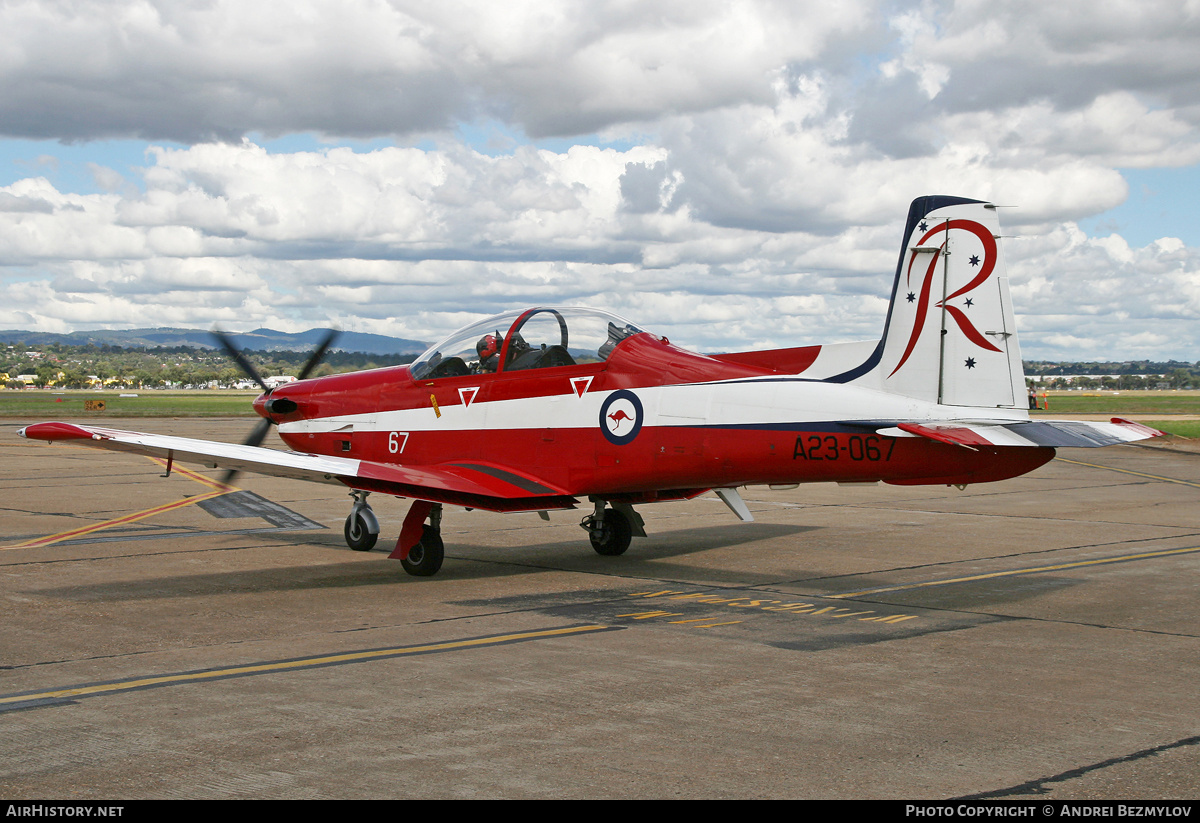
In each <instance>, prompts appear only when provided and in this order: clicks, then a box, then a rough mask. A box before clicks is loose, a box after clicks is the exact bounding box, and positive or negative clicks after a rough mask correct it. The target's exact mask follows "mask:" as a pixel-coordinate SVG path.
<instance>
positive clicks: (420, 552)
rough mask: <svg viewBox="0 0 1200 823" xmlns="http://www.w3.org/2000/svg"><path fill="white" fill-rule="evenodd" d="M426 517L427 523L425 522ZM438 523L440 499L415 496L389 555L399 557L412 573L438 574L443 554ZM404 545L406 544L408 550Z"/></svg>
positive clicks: (440, 516) (415, 574) (422, 575)
mask: <svg viewBox="0 0 1200 823" xmlns="http://www.w3.org/2000/svg"><path fill="white" fill-rule="evenodd" d="M426 518H428V520H429V522H428V523H426V522H425V520H426ZM441 526H442V504H441V503H432V502H429V501H426V500H414V501H413V504H412V508H410V509H409V510H408V516H407V517H405V518H404V526H403V528H401V529H400V539H399V540H397V541H396V550H395V551H394V552H392V554H391V557H393V558H396V559H398V560H399V561H400V565H402V566H404V570H405V571H406V572H408V573H409V574H411V575H414V576H415V577H430V576H432V575H435V574H437V573H438V569H440V568H441V567H442V560H443V559H444V558H445V556H446V550H445V547H444V546H443V545H442V529H441ZM418 530H419V531H418ZM418 535H419V537H418ZM414 538H415V541H414ZM404 546H408V549H407V551H405V549H404V548H403V547H404Z"/></svg>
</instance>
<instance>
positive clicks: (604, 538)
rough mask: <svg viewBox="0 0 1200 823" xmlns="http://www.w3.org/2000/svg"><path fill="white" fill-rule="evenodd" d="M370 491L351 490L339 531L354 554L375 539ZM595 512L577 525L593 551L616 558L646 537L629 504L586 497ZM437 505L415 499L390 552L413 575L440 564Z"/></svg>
mask: <svg viewBox="0 0 1200 823" xmlns="http://www.w3.org/2000/svg"><path fill="white" fill-rule="evenodd" d="M369 494H370V492H365V491H352V492H351V493H350V496H351V497H353V498H354V506H353V507H352V508H351V509H350V515H349V516H348V517H347V518H346V526H345V529H344V530H343V531H344V533H345V536H346V545H347V546H349V547H350V548H351V549H353V550H354V551H356V552H367V551H370V550H371V549H373V548H375V544H376V542H378V540H379V520H378V519H377V518H376V517H375V512H373V511H372V510H371V506H370V504H369V503H367V496H368V495H369ZM591 502H592V503H593V504H594V505H595V511H594V512H593V513H592V514H589V515H588V516H587V517H585V518H583V521H582V522H581V523H580V524H579V525H580V526H582V527H583V529H584V530H585V531H586V532H587V533H588V539H589V540H590V541H591V544H592V548H593V549H594V550H595V551H596V553H597V554H602V555H605V556H607V557H616V556H617V555H621V554H624V553H625V550H626V549H628V548H629V543H630V541H631V540H632V538H633V537H634V536H637V537H645V536H646V529H645V524H644V522H643V521H642V517H641V515H639V514H638V513H637V512H635V511H634V510H633V506H631V505H630V504H629V503H621V502H613V503H610V502H609V501H607V500H602V499H599V498H595V497H593V498H591ZM441 526H442V504H441V503H433V502H430V501H427V500H414V501H413V503H412V506H411V508H409V510H408V515H407V516H406V517H405V518H404V525H403V527H402V528H401V529H400V538H399V539H398V540H397V541H396V548H395V550H394V551H393V552H392V553H391V555H389V556H390V557H392V558H394V559H397V560H399V561H400V564H401V565H402V566H404V570H405V571H406V572H408V573H409V574H411V575H413V576H415V577H431V576H433V575H435V574H437V573H438V571H439V570H440V569H441V568H442V561H443V560H444V559H445V557H446V548H445V545H444V544H443V543H442V530H441Z"/></svg>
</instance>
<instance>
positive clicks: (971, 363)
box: [967, 357, 975, 369]
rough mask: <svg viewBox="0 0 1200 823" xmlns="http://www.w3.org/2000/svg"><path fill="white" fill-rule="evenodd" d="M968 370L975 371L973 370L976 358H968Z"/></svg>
mask: <svg viewBox="0 0 1200 823" xmlns="http://www.w3.org/2000/svg"><path fill="white" fill-rule="evenodd" d="M967 368H968V369H973V368H975V358H974V357H968V358H967Z"/></svg>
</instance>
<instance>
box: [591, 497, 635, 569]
mask: <svg viewBox="0 0 1200 823" xmlns="http://www.w3.org/2000/svg"><path fill="white" fill-rule="evenodd" d="M606 502H607V501H605V500H600V499H597V498H592V503H594V504H595V506H596V510H595V512H593V513H592V514H589V515H588V516H587V517H585V518H583V520H582V521H581V522H580V523H579V525H580V526H582V527H583V529H584V530H585V531H586V532H587V533H588V538H589V539H590V540H591V541H592V548H593V549H595V550H596V554H602V555H605V556H606V557H616V556H617V555H620V554H624V553H625V550H626V549H628V548H629V541H630V540H631V539H632V538H633V536H634V535H635V534H636V535H637V536H638V537H645V536H646V530H645V528H644V527H643V524H642V516H641V515H640V514H638V513H637V512H635V511H634V510H633V506H630V505H629V504H628V503H614V504H613V505H612V506H611V507H607V508H606V506H605V504H606Z"/></svg>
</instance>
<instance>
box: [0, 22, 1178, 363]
mask: <svg viewBox="0 0 1200 823" xmlns="http://www.w3.org/2000/svg"><path fill="white" fill-rule="evenodd" d="M1189 9H1190V7H1189V6H1186V5H1180V4H1177V3H1167V2H1162V3H1145V2H1139V3H1132V2H1107V3H1103V4H1101V6H1100V7H1097V6H1095V5H1094V4H1089V5H1088V6H1087V7H1086V8H1083V7H1081V6H1079V5H1078V4H1073V3H1065V4H1049V5H1048V4H1044V3H1035V2H1032V0H1028V2H1026V1H1025V0H1022V2H1017V3H1011V4H1002V5H997V4H995V3H983V2H974V1H973V0H970V1H964V0H959V1H958V2H949V3H934V2H921V3H908V4H899V6H896V5H892V4H879V3H874V2H869V1H868V0H863V2H856V3H844V4H826V5H825V6H822V7H812V6H808V7H801V6H800V5H797V4H788V3H779V2H771V0H760V1H756V0H741V2H735V3H727V2H717V1H716V0H702V2H688V3H685V2H675V0H671V1H670V2H658V3H636V4H631V3H625V2H616V0H613V2H599V3H593V4H589V5H587V6H580V5H578V4H574V3H567V2H565V0H536V2H535V0H529V1H528V2H517V3H509V4H504V5H497V4H485V3H475V2H466V0H464V1H463V2H450V3H442V4H434V5H431V4H427V3H417V2H409V0H392V1H391V2H383V0H376V2H368V3H361V4H352V5H350V6H347V5H345V4H339V3H331V2H316V0H300V2H296V3H289V4H278V3H266V4H257V5H247V4H237V3H232V2H229V0H214V2H209V3H202V4H176V3H165V2H164V3H158V2H151V1H150V0H124V1H123V2H111V3H101V2H72V1H71V0H64V2H61V3H56V4H46V3H37V2H11V3H6V4H3V5H0V132H2V133H4V134H7V135H10V136H26V137H52V138H58V139H64V140H87V139H93V138H99V137H104V136H124V137H129V136H140V137H148V138H151V137H152V138H173V139H177V140H180V141H182V142H183V143H186V144H188V145H186V146H184V147H178V148H166V147H159V148H154V149H152V150H151V152H150V153H149V156H148V159H147V166H146V168H145V169H142V170H140V171H135V172H127V171H125V170H119V169H117V168H114V167H113V166H112V165H110V164H107V163H102V162H95V163H90V164H88V165H87V166H86V169H87V172H88V177H89V179H90V180H91V182H92V184H93V187H94V188H93V189H91V190H93V191H97V192H98V193H80V192H77V191H72V190H71V188H72V187H71V186H70V185H64V184H62V183H61V182H60V183H58V185H56V184H55V183H52V182H51V180H52V179H53V180H56V181H58V180H60V179H61V178H60V177H58V176H57V175H58V174H59V171H58V169H56V168H55V162H54V161H55V158H54V157H52V156H51V157H48V158H47V160H46V162H45V164H44V168H45V171H44V172H39V173H44V174H45V175H46V176H45V177H27V178H25V179H20V180H16V181H15V182H13V183H12V184H11V185H8V186H4V187H0V263H2V264H4V265H5V266H7V267H8V269H7V271H9V272H11V274H8V275H6V276H5V277H4V280H3V282H2V283H0V299H2V300H3V304H2V305H3V308H0V324H5V325H17V326H33V327H36V328H44V329H51V328H65V327H69V326H72V325H78V326H84V325H111V324H121V325H126V326H129V325H135V326H136V325H163V324H165V323H169V324H179V325H200V326H207V325H210V324H211V323H212V322H213V321H220V322H222V323H225V324H227V325H229V326H231V327H248V326H257V325H274V326H277V327H281V328H289V329H295V328H301V327H307V326H311V325H318V324H324V323H328V322H331V321H336V322H340V323H341V324H343V325H345V326H347V327H355V328H361V329H363V330H369V331H376V332H381V333H390V334H397V335H399V336H404V337H410V338H411V337H416V338H425V339H429V338H432V337H436V336H438V335H440V334H442V333H445V332H448V331H450V330H451V329H452V328H453V327H455V326H456V325H457V324H459V323H460V322H465V321H469V320H473V319H477V318H478V317H479V316H481V315H484V314H488V313H492V312H494V311H500V310H503V309H507V308H512V307H515V306H518V305H522V304H534V303H554V302H566V303H592V304H599V305H602V306H604V307H608V308H612V309H615V310H617V311H620V312H624V313H626V314H628V315H629V316H630V318H631V319H633V320H635V321H638V322H641V323H642V324H644V325H648V326H654V327H659V328H661V329H662V330H664V331H665V332H666V333H668V334H669V335H670V336H671V337H672V338H678V339H679V340H682V341H685V342H687V343H690V344H692V345H695V346H697V347H701V348H706V349H716V348H742V347H749V346H752V345H772V346H775V345H788V344H799V343H813V342H821V341H822V340H834V339H841V340H845V339H865V338H869V337H872V336H874V335H877V334H878V333H879V331H880V328H881V326H882V322H883V316H884V313H885V312H886V303H885V302H884V300H885V297H886V295H887V294H888V292H889V290H890V286H891V273H892V270H893V268H894V266H895V260H896V251H897V244H898V242H899V235H900V229H901V223H902V220H903V218H904V215H905V213H906V210H907V208H908V204H909V202H910V201H911V200H912V199H913V198H914V197H917V196H920V195H924V194H934V193H944V194H956V195H962V196H968V197H975V198H980V199H988V200H992V201H994V202H996V203H998V204H1000V205H1003V206H1015V207H1017V208H1013V209H1005V210H1004V211H1003V212H1002V221H1003V225H1004V228H1005V232H1006V233H1012V234H1017V235H1020V239H1015V240H1010V241H1008V243H1007V248H1008V255H1009V260H1010V270H1011V274H1012V279H1013V286H1014V295H1015V297H1016V301H1017V304H1018V310H1019V311H1022V312H1024V313H1026V314H1027V318H1026V319H1025V320H1024V321H1023V326H1022V328H1023V329H1024V330H1026V332H1027V333H1026V337H1027V339H1025V340H1023V343H1024V347H1025V351H1026V353H1027V354H1032V355H1037V354H1038V353H1039V351H1040V352H1041V353H1045V354H1048V353H1050V352H1057V353H1060V354H1061V355H1062V356H1080V357H1083V356H1089V357H1091V356H1105V355H1107V354H1111V353H1112V352H1114V351H1115V349H1114V346H1115V345H1117V344H1118V343H1119V344H1120V345H1122V346H1126V347H1129V351H1127V352H1124V353H1125V354H1127V355H1128V356H1139V355H1141V356H1156V353H1161V352H1162V350H1163V347H1164V346H1166V347H1168V348H1170V352H1169V354H1170V355H1172V356H1186V357H1188V359H1194V356H1195V354H1194V353H1195V351H1196V350H1197V343H1198V342H1200V341H1198V340H1196V333H1195V332H1193V331H1192V330H1191V329H1192V328H1194V327H1195V320H1196V315H1197V312H1200V261H1198V256H1200V251H1198V250H1197V249H1196V248H1193V247H1190V246H1188V245H1187V244H1186V243H1185V242H1184V241H1183V240H1179V239H1162V240H1159V241H1157V242H1154V243H1150V244H1149V245H1147V246H1145V247H1142V248H1137V247H1132V246H1131V245H1130V243H1129V242H1127V241H1126V240H1125V239H1124V238H1122V237H1119V236H1112V237H1107V238H1089V237H1087V236H1086V235H1085V234H1084V233H1083V232H1082V231H1080V230H1079V229H1078V228H1077V222H1078V221H1079V220H1081V219H1083V218H1085V217H1088V216H1092V215H1096V214H1099V213H1102V212H1104V211H1106V210H1108V209H1111V208H1113V207H1114V206H1116V205H1118V204H1120V203H1122V202H1123V201H1124V200H1125V199H1126V198H1127V196H1128V186H1127V184H1126V181H1125V180H1124V178H1123V177H1122V176H1121V174H1120V172H1119V171H1118V169H1120V168H1130V167H1136V168H1154V167H1164V166H1179V165H1191V164H1196V163H1200V139H1197V137H1198V135H1197V128H1196V126H1197V122H1196V121H1197V117H1198V116H1200V80H1198V79H1197V78H1200V60H1198V58H1197V57H1196V55H1197V54H1200V16H1198V15H1197V14H1195V13H1192V12H1193V11H1194V10H1192V11H1189ZM889 15H890V16H889ZM486 118H492V119H494V120H496V121H498V122H499V123H501V124H502V126H503V128H504V129H507V130H508V131H509V132H511V133H512V134H513V135H516V138H514V140H515V143H516V145H515V147H514V148H513V150H512V151H511V153H508V154H503V155H499V156H490V155H487V154H483V153H480V152H478V151H475V150H473V149H472V148H470V147H468V146H466V145H463V144H462V143H461V142H460V141H458V140H455V139H452V138H450V137H448V136H447V135H448V134H449V133H450V130H452V129H453V128H454V127H455V126H456V125H459V124H462V123H472V122H479V121H480V120H482V119H486ZM297 131H303V132H315V133H320V134H324V135H328V136H331V138H336V137H339V136H341V137H380V136H389V135H391V136H397V135H402V136H403V138H402V139H401V140H399V141H397V142H400V143H408V144H411V145H394V146H389V147H384V148H379V149H376V150H373V151H354V150H352V149H351V148H349V147H346V146H337V145H332V146H331V147H330V148H328V149H325V150H321V151H293V152H269V151H268V150H267V149H266V148H264V147H262V146H259V145H256V144H255V143H253V142H249V141H245V140H243V137H244V136H245V135H246V134H247V133H249V132H257V133H261V134H265V135H268V136H270V135H275V134H288V133H293V132H297ZM588 132H603V133H604V134H605V135H606V137H607V138H608V139H613V140H619V141H620V142H619V143H618V145H620V146H622V148H621V149H617V148H611V147H610V148H600V147H597V146H593V145H574V146H570V147H567V148H562V149H561V150H556V151H550V150H547V149H544V148H538V147H536V146H534V145H530V144H528V143H527V142H525V141H524V140H523V138H522V135H533V136H547V135H568V136H569V135H576V134H584V133H588ZM209 138H219V139H220V140H223V141H224V142H203V141H204V140H205V139H209ZM38 162H42V161H40V160H39V161H38ZM17 267H20V268H17ZM1172 324H1174V325H1172ZM1166 328H1171V329H1175V331H1172V332H1170V333H1168V332H1166V331H1165V329H1166ZM1164 339H1165V341H1166V342H1164Z"/></svg>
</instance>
